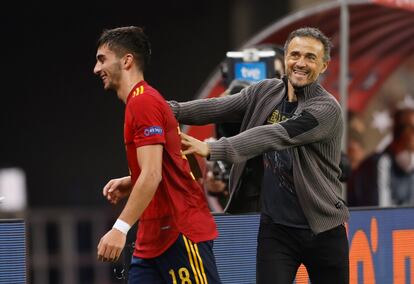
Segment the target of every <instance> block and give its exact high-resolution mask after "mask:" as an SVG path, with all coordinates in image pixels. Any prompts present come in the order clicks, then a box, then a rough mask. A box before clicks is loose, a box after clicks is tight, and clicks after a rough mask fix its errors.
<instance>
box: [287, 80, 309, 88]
mask: <svg viewBox="0 0 414 284" xmlns="http://www.w3.org/2000/svg"><path fill="white" fill-rule="evenodd" d="M289 81H290V84H291V85H292V87H293V88H303V87H305V86H307V85H309V84H310V83H309V82H308V81H305V82H298V81H295V80H289Z"/></svg>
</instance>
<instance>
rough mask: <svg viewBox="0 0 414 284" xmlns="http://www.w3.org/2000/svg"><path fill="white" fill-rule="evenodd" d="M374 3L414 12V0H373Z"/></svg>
mask: <svg viewBox="0 0 414 284" xmlns="http://www.w3.org/2000/svg"><path fill="white" fill-rule="evenodd" d="M372 2H374V3H377V4H381V5H385V6H389V7H397V8H401V9H407V10H412V11H414V0H372Z"/></svg>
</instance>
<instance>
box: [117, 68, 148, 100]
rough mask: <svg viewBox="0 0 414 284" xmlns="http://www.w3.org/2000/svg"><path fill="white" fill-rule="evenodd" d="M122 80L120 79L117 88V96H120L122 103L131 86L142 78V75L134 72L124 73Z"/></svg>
mask: <svg viewBox="0 0 414 284" xmlns="http://www.w3.org/2000/svg"><path fill="white" fill-rule="evenodd" d="M123 78H124V80H121V83H120V85H119V88H118V90H117V95H118V98H120V99H121V100H122V101H123V102H124V103H126V101H127V98H128V95H129V93H130V92H131V90H132V88H133V87H134V86H135V85H136V84H137V83H138V82H141V81H142V80H144V75H143V74H142V73H135V74H129V73H128V74H126V75H125V76H124V77H123Z"/></svg>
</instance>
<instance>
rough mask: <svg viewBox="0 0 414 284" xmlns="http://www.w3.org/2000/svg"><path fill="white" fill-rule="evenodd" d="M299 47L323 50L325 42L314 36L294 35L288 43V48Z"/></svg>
mask: <svg viewBox="0 0 414 284" xmlns="http://www.w3.org/2000/svg"><path fill="white" fill-rule="evenodd" d="M297 48H306V49H310V50H314V51H319V50H321V51H323V44H322V42H321V41H319V40H318V39H316V38H313V37H294V38H293V39H292V40H291V41H290V43H289V45H288V50H290V49H297Z"/></svg>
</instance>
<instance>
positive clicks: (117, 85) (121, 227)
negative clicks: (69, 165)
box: [94, 26, 221, 284]
mask: <svg viewBox="0 0 414 284" xmlns="http://www.w3.org/2000/svg"><path fill="white" fill-rule="evenodd" d="M150 55H151V50H150V44H149V41H148V38H147V36H146V35H145V34H144V32H143V30H142V29H141V28H139V27H134V26H131V27H120V28H115V29H111V30H105V31H104V32H103V33H102V34H101V36H100V38H99V40H98V43H97V54H96V65H95V68H94V73H95V74H96V75H98V76H99V77H101V79H102V81H103V84H104V89H105V90H114V91H115V92H116V93H117V96H118V98H119V99H121V100H122V101H123V102H124V103H125V104H126V109H125V126H124V127H125V128H124V139H125V146H126V152H127V159H128V165H129V169H130V176H127V177H123V178H119V179H113V180H110V181H109V182H108V184H107V185H106V186H105V187H104V189H103V195H104V196H105V197H106V198H107V199H108V200H109V202H111V203H113V204H116V203H118V201H119V200H121V199H122V198H125V197H128V196H129V197H128V201H127V203H126V205H125V207H124V209H123V210H122V212H121V214H120V216H119V218H118V220H117V221H116V222H115V224H114V226H113V228H112V229H111V230H110V231H109V232H107V233H106V234H105V235H104V236H103V237H102V238H101V240H100V242H99V245H98V259H99V260H101V261H116V260H117V259H118V258H119V256H120V254H121V252H122V250H123V248H124V246H125V241H126V234H127V232H128V230H129V229H130V227H131V226H132V225H133V224H134V223H135V222H137V221H138V220H139V224H138V231H137V239H136V244H135V251H134V253H133V258H132V261H131V267H130V271H129V283H200V284H201V283H203V284H206V283H221V282H220V279H219V276H218V273H217V268H216V264H215V259H214V255H213V250H212V246H213V240H214V239H215V238H216V237H217V230H216V225H215V222H214V219H213V217H212V216H211V214H210V211H209V208H208V205H207V202H206V200H205V196H204V193H203V191H202V189H201V187H200V186H199V184H198V183H197V182H196V181H195V179H194V177H193V174H192V173H191V170H190V167H189V163H188V161H187V159H186V158H185V156H184V155H182V153H181V142H180V136H179V126H178V123H177V121H176V119H175V118H174V115H173V113H172V112H171V110H170V108H169V106H168V105H167V103H166V102H165V100H164V98H163V97H162V96H161V95H160V94H159V93H158V92H157V90H155V89H154V88H152V87H151V86H150V85H148V83H147V82H145V81H144V70H145V68H146V67H147V65H148V61H149V59H150Z"/></svg>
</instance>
